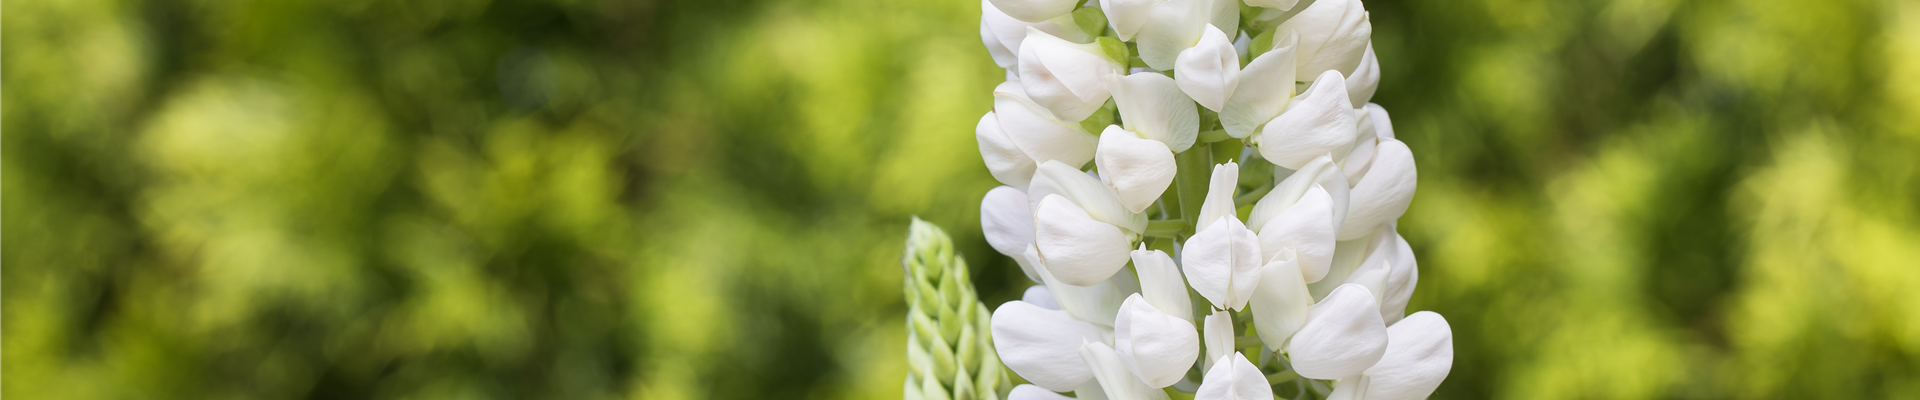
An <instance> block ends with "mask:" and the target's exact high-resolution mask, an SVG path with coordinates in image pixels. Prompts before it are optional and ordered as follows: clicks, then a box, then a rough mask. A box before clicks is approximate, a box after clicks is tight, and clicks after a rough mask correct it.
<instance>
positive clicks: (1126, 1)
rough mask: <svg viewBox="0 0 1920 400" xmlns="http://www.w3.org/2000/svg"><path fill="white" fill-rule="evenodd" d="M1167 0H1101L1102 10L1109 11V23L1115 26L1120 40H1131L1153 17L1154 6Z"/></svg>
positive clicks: (1114, 29)
mask: <svg viewBox="0 0 1920 400" xmlns="http://www.w3.org/2000/svg"><path fill="white" fill-rule="evenodd" d="M1165 1H1166V0H1100V10H1101V11H1104V12H1106V13H1107V25H1109V26H1112V27H1113V33H1114V34H1117V35H1119V36H1120V40H1124V41H1131V40H1133V35H1134V34H1136V33H1139V32H1140V27H1142V26H1144V25H1146V24H1147V19H1148V18H1152V17H1153V6H1156V5H1160V3H1163V2H1165Z"/></svg>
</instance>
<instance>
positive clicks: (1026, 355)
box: [989, 301, 1104, 392]
mask: <svg viewBox="0 0 1920 400" xmlns="http://www.w3.org/2000/svg"><path fill="white" fill-rule="evenodd" d="M989 329H990V330H991V331H992V332H993V349H994V351H995V352H996V353H999V355H1000V361H1001V362H1002V363H1004V364H1006V365H1007V368H1010V369H1012V370H1013V372H1014V373H1016V374H1020V377H1022V378H1026V379H1027V381H1028V382H1033V384H1035V385H1040V387H1043V388H1047V390H1052V391H1056V392H1064V391H1069V390H1073V388H1074V387H1075V386H1079V385H1080V384H1081V383H1084V382H1086V381H1087V380H1088V379H1092V378H1093V370H1092V369H1091V368H1089V367H1088V366H1087V363H1086V361H1085V360H1082V359H1081V358H1080V345H1081V344H1082V343H1087V342H1098V341H1101V340H1103V339H1102V336H1104V334H1103V333H1101V332H1100V328H1098V327H1095V326H1093V325H1092V324H1088V323H1086V322H1083V321H1080V320H1077V319H1074V318H1073V316H1072V315H1068V314H1067V312H1065V311H1060V310H1049V309H1045V308H1041V307H1040V306H1036V305H1033V304H1029V303H1027V302H1024V301H1009V302H1007V303H1006V304H1002V305H1000V308H998V309H995V310H994V311H993V319H992V321H991V322H990V328H989Z"/></svg>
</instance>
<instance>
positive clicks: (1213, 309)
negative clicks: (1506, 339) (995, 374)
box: [975, 0, 1453, 400]
mask: <svg viewBox="0 0 1920 400" xmlns="http://www.w3.org/2000/svg"><path fill="white" fill-rule="evenodd" d="M981 9H982V12H981V14H982V15H981V22H980V34H981V39H982V40H983V41H984V42H985V44H986V47H987V49H988V51H989V52H990V53H992V55H993V59H994V61H995V62H996V63H998V64H999V65H1000V66H1001V67H1002V68H1005V69H1006V71H1007V81H1006V82H1005V83H1002V84H1000V85H999V86H998V87H996V88H995V89H994V93H993V97H994V103H993V111H991V112H988V113H987V114H986V116H984V117H982V118H981V119H980V123H979V125H978V126H977V127H976V130H975V133H976V135H977V139H978V141H979V144H980V153H981V157H982V158H983V159H984V160H985V161H986V164H987V167H988V169H989V170H991V172H992V174H993V176H994V178H996V179H998V180H999V181H1000V182H1002V183H1005V184H1006V186H1002V187H998V188H994V189H993V190H991V191H989V192H988V193H987V195H986V198H985V199H984V200H983V201H982V204H981V224H982V227H983V228H984V230H985V231H986V235H987V241H988V242H989V243H990V244H991V245H992V246H993V247H994V249H996V250H998V251H999V252H1001V253H1004V254H1006V255H1007V256H1010V257H1013V258H1014V260H1015V261H1017V263H1018V264H1019V265H1020V267H1021V268H1022V270H1023V271H1024V272H1025V273H1026V275H1027V277H1028V278H1030V279H1032V280H1034V281H1035V282H1039V283H1040V285H1036V286H1033V287H1032V288H1030V289H1028V290H1027V292H1026V295H1025V296H1024V298H1023V299H1021V300H1017V301H1011V302H1007V303H1006V304H1003V305H1001V306H1000V307H999V308H998V309H996V310H995V311H994V312H993V315H992V317H991V326H990V331H991V335H992V341H993V343H994V347H995V349H996V350H998V353H999V355H1000V357H1001V360H1002V361H1003V362H1004V363H1005V365H1006V366H1007V367H1008V368H1010V369H1012V370H1013V371H1014V372H1015V373H1016V374H1018V375H1019V376H1020V377H1021V378H1024V379H1026V380H1027V381H1028V382H1031V384H1029V385H1020V386H1018V387H1015V388H1014V389H1013V391H1012V392H1011V394H1010V395H1009V398H1011V399H1015V400H1022V399H1060V398H1067V397H1066V396H1065V395H1062V394H1061V393H1063V392H1073V394H1074V395H1075V396H1077V397H1078V398H1081V399H1099V398H1113V399H1165V398H1168V395H1167V391H1168V390H1177V391H1180V392H1184V393H1192V394H1193V395H1194V398H1196V399H1203V400H1210V399H1270V398H1274V397H1275V394H1276V393H1275V388H1276V387H1280V388H1288V389H1291V390H1290V391H1289V393H1279V394H1280V395H1282V396H1285V397H1286V398H1293V399H1299V398H1307V397H1313V398H1339V399H1419V398H1425V397H1426V396H1427V395H1429V394H1431V393H1432V392H1433V390H1434V389H1435V388H1437V387H1438V386H1439V384H1440V382H1441V381H1442V380H1444V379H1445V378H1446V375H1447V373H1448V371H1450V370H1451V368H1452V363H1453V334H1452V329H1451V328H1450V327H1449V326H1448V325H1447V321H1446V320H1445V319H1444V318H1442V317H1441V316H1440V315H1439V314H1436V313H1433V312H1416V313H1413V314H1411V315H1408V314H1407V313H1406V308H1407V303H1408V300H1409V299H1410V298H1411V297H1412V295H1413V289H1414V286H1415V283H1416V282H1417V281H1418V278H1419V271H1418V270H1417V269H1416V264H1415V260H1414V257H1413V252H1412V250H1411V249H1410V248H1409V247H1408V246H1407V243H1406V242H1405V241H1404V240H1402V238H1401V237H1400V235H1399V234H1398V233H1397V232H1396V231H1395V221H1396V220H1397V219H1398V218H1399V217H1400V216H1401V214H1403V213H1405V212H1406V210H1407V205H1408V204H1409V202H1410V201H1411V200H1412V197H1413V192H1414V187H1415V180H1416V179H1415V178H1416V172H1415V169H1414V162H1413V153H1412V152H1411V151H1409V150H1408V148H1407V146H1406V144H1404V143H1401V142H1400V141H1399V140H1396V139H1395V138H1394V136H1393V128H1392V125H1391V124H1390V123H1389V121H1388V119H1387V113H1386V110H1385V109H1383V108H1381V107H1380V106H1379V105H1377V104H1373V103H1369V102H1368V100H1370V99H1371V98H1372V97H1373V93H1374V90H1375V89H1376V87H1377V85H1378V84H1379V64H1378V62H1377V60H1376V59H1375V57H1374V53H1373V51H1372V45H1371V39H1370V37H1371V35H1372V25H1371V24H1370V22H1369V21H1368V15H1367V12H1366V10H1365V9H1364V7H1363V6H1362V4H1361V2H1360V0H1244V3H1243V2H1242V0H1091V1H1084V2H1083V0H982V2H981ZM1216 153H1217V155H1216ZM1222 161H1224V163H1221V162H1222ZM1169 251H1170V252H1171V255H1170V254H1169Z"/></svg>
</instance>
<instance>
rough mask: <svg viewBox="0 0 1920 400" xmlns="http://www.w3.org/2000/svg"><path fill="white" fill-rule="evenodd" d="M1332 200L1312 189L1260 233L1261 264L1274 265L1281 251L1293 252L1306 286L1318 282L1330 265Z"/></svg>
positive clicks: (1317, 186)
mask: <svg viewBox="0 0 1920 400" xmlns="http://www.w3.org/2000/svg"><path fill="white" fill-rule="evenodd" d="M1337 227H1339V225H1338V222H1337V221H1334V219H1333V198H1332V197H1331V196H1329V195H1327V191H1326V189H1323V188H1321V186H1320V185H1313V187H1312V188H1310V189H1308V190H1307V193H1306V195H1305V196H1303V197H1301V198H1300V201H1299V202H1295V203H1293V206H1291V207H1287V209H1286V210H1285V211H1281V212H1280V214H1279V215H1276V216H1274V218H1273V219H1271V220H1269V221H1268V222H1267V226H1265V227H1262V228H1261V229H1260V234H1259V235H1260V252H1261V253H1262V256H1261V260H1262V262H1273V259H1274V257H1275V255H1277V254H1279V253H1280V250H1281V249H1293V251H1294V252H1295V253H1296V255H1297V256H1298V257H1299V269H1300V271H1301V273H1303V274H1304V275H1303V277H1304V278H1305V279H1306V282H1319V281H1320V279H1321V278H1325V277H1326V276H1327V267H1328V266H1329V265H1332V263H1333V246H1334V240H1333V238H1334V228H1337Z"/></svg>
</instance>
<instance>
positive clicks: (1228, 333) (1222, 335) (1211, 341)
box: [1200, 309, 1239, 369]
mask: <svg viewBox="0 0 1920 400" xmlns="http://www.w3.org/2000/svg"><path fill="white" fill-rule="evenodd" d="M1201 324H1202V325H1203V329H1201V330H1200V333H1201V334H1202V335H1205V336H1204V337H1205V338H1206V341H1207V360H1206V362H1205V363H1203V364H1201V368H1203V369H1213V364H1214V363H1215V362H1218V361H1220V359H1222V358H1226V357H1227V356H1228V355H1230V354H1232V353H1233V339H1234V337H1235V336H1238V335H1239V332H1234V331H1233V314H1232V313H1228V312H1226V311H1225V310H1218V309H1216V310H1213V313H1212V314H1207V318H1206V320H1204V321H1202V322H1201Z"/></svg>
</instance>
